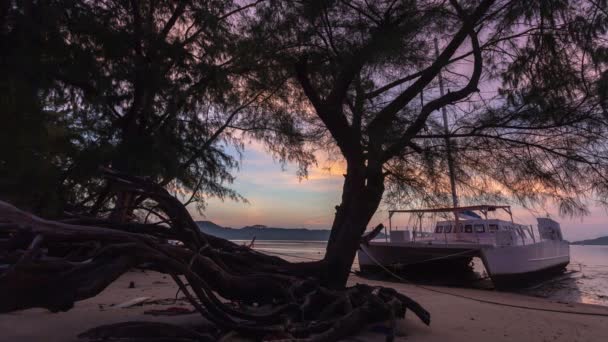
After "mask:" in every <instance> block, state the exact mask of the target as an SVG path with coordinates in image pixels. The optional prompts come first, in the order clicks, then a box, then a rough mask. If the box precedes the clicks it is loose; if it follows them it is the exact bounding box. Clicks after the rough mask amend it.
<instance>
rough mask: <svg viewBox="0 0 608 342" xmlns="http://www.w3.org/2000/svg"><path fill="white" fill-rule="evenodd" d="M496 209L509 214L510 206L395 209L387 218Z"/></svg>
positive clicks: (485, 205)
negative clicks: (406, 214) (409, 214)
mask: <svg viewBox="0 0 608 342" xmlns="http://www.w3.org/2000/svg"><path fill="white" fill-rule="evenodd" d="M496 209H503V210H504V211H506V212H507V213H509V214H511V206H509V205H488V204H484V205H473V206H468V207H448V208H429V209H403V210H400V209H396V210H389V211H388V214H389V216H393V214H394V213H419V214H422V213H450V212H451V213H459V212H464V211H481V212H484V213H485V212H488V211H495V210H496Z"/></svg>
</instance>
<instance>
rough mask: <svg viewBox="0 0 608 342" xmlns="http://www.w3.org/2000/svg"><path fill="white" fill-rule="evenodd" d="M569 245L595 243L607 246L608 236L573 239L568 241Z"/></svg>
mask: <svg viewBox="0 0 608 342" xmlns="http://www.w3.org/2000/svg"><path fill="white" fill-rule="evenodd" d="M570 244H571V245H596V246H608V236H602V237H599V238H597V239H590V240H582V241H575V242H572V243H570Z"/></svg>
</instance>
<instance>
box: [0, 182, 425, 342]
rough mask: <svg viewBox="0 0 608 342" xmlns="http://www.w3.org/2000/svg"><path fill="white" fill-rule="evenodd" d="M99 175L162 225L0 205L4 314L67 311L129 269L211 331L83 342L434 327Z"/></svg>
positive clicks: (101, 331)
mask: <svg viewBox="0 0 608 342" xmlns="http://www.w3.org/2000/svg"><path fill="white" fill-rule="evenodd" d="M105 176H106V177H107V178H108V180H110V181H112V182H114V183H115V184H118V185H120V186H121V187H122V188H123V189H125V190H127V191H130V192H131V193H133V194H134V195H136V196H138V197H139V202H140V203H143V202H144V201H148V202H153V203H154V205H155V207H156V208H157V210H159V211H160V212H162V214H163V215H164V216H165V217H166V218H167V220H166V222H163V223H161V224H158V223H138V222H128V223H124V222H122V223H118V222H113V221H110V220H107V219H103V218H91V217H81V216H77V215H76V216H73V217H70V218H67V219H65V220H54V221H51V220H46V219H43V218H40V217H37V216H35V215H32V214H30V213H27V212H24V211H22V210H19V209H18V208H16V207H14V206H12V205H10V204H8V203H5V202H1V201H0V232H1V233H2V234H0V248H1V249H0V293H2V296H0V313H1V312H10V311H15V310H21V309H27V308H33V307H42V308H47V309H48V310H51V311H54V312H56V311H65V310H69V309H70V308H72V307H73V305H74V303H75V302H76V301H79V300H83V299H86V298H90V297H93V296H95V295H97V294H98V293H100V292H101V291H102V290H103V289H104V288H106V287H107V286H108V285H109V284H111V283H112V282H113V281H114V280H116V279H117V278H118V277H119V276H121V275H122V274H124V273H125V272H127V271H128V270H130V269H132V268H134V267H143V268H148V269H153V270H157V271H160V272H163V273H166V274H169V275H170V276H171V277H172V278H173V280H174V281H175V283H176V285H177V286H178V287H179V288H180V290H181V291H182V292H183V293H184V294H185V296H186V298H187V299H188V301H189V302H190V303H191V304H192V305H193V306H194V308H195V309H196V310H197V311H198V313H200V314H201V316H203V317H204V318H205V319H207V320H208V321H209V322H211V323H212V324H213V325H214V326H215V327H216V329H214V330H213V331H205V332H200V331H195V330H190V329H186V328H181V327H174V326H170V325H166V324H159V323H141V322H139V323H124V324H118V325H116V324H114V325H110V326H105V327H99V328H96V329H93V330H91V331H88V332H86V333H84V334H82V335H81V337H82V338H86V339H90V340H112V339H116V340H121V341H144V340H145V341H148V340H154V341H169V340H171V341H206V340H216V339H218V338H220V337H221V336H222V335H225V334H227V333H230V332H232V333H238V334H240V335H242V336H248V337H251V338H254V339H288V340H298V339H305V340H307V341H308V340H310V341H334V340H337V339H339V338H342V337H345V336H348V335H351V334H353V333H356V332H357V331H359V330H360V329H361V328H362V327H364V326H365V325H367V324H370V323H374V322H380V321H387V320H388V321H391V320H394V319H396V318H402V317H404V315H405V312H406V309H410V310H411V311H412V312H414V314H416V315H417V316H418V317H419V318H420V319H421V320H422V321H423V322H425V323H426V324H429V322H430V315H429V313H428V312H427V311H426V310H424V309H423V308H422V307H421V306H420V305H418V304H417V303H416V302H415V301H413V300H412V299H410V298H408V297H406V296H405V295H403V294H400V293H398V292H396V291H395V290H392V289H388V288H382V287H372V286H368V285H361V284H359V285H356V286H353V287H349V288H345V289H343V290H338V291H337V290H329V289H327V288H324V287H322V286H320V284H319V282H318V279H320V278H321V272H323V270H325V268H324V262H323V261H318V262H308V263H290V262H287V261H285V260H283V259H281V258H278V257H275V256H269V255H265V254H263V253H259V252H257V251H255V250H252V249H251V248H248V247H246V246H240V245H237V244H234V243H232V242H230V241H227V240H223V239H219V238H216V237H213V236H209V235H206V234H203V233H202V232H201V231H200V230H199V229H198V226H197V225H196V223H195V222H194V221H193V219H192V217H191V216H190V215H189V213H188V211H187V210H186V208H185V207H184V206H183V205H182V204H181V203H180V202H179V201H178V200H177V199H176V198H175V197H173V196H171V195H170V194H169V193H168V192H167V191H166V190H165V189H164V188H162V187H160V186H158V185H156V184H154V183H152V182H149V181H146V180H143V179H139V178H136V177H132V176H128V175H123V174H119V173H116V172H114V171H111V170H105ZM235 304H238V305H235ZM151 332H153V335H154V336H151V335H150V333H151ZM152 337H153V339H151V338H152Z"/></svg>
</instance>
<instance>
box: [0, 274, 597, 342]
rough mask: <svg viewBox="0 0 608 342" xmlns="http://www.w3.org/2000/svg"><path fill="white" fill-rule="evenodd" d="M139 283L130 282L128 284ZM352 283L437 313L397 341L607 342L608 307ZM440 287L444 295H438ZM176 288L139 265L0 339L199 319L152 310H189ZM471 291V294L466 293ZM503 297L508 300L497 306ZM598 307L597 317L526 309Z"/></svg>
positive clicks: (6, 320) (16, 325) (21, 317)
mask: <svg viewBox="0 0 608 342" xmlns="http://www.w3.org/2000/svg"><path fill="white" fill-rule="evenodd" d="M131 282H133V283H134V288H130V287H129V285H130V283H131ZM350 282H351V283H353V284H354V283H357V282H361V283H368V284H382V285H386V286H392V287H394V288H396V289H397V290H399V291H400V292H402V293H404V294H407V295H409V296H411V297H412V298H414V299H415V300H417V301H418V302H419V303H421V304H422V305H423V306H424V307H426V308H427V309H428V310H429V311H430V312H431V315H432V323H431V326H429V327H427V326H425V325H424V324H422V323H421V322H420V321H419V320H418V318H417V317H415V316H413V315H412V314H411V313H408V314H407V315H406V319H405V320H402V321H400V322H399V323H398V326H397V335H398V336H399V337H398V339H397V340H401V341H429V342H432V341H442V342H445V341H492V342H497V341H568V342H573V341H581V342H582V341H606V340H608V307H602V306H595V305H588V304H577V303H564V302H555V301H549V300H546V299H541V298H534V297H528V296H522V295H516V294H510V293H502V292H494V291H482V290H472V289H456V288H442V287H425V288H421V287H418V286H414V285H409V284H397V283H386V282H379V281H371V280H367V279H362V278H358V277H354V276H353V277H352V278H351V279H350ZM436 291H440V292H443V293H439V292H436ZM175 294H176V286H175V285H174V284H173V282H172V280H171V279H170V278H169V277H167V276H164V275H162V274H159V273H155V272H140V271H133V272H130V273H128V274H125V275H123V276H122V277H121V278H120V279H118V281H116V282H115V283H113V284H112V285H110V286H109V287H108V288H107V289H106V290H104V291H103V292H102V293H101V294H100V295H98V296H97V297H95V298H91V299H89V300H85V301H82V302H79V303H77V304H76V306H75V307H74V309H72V310H70V311H68V312H62V313H50V312H48V311H46V310H43V309H30V310H25V311H21V312H15V313H11V314H3V315H0V331H2V337H1V338H0V340H1V341H7V342H8V341H26V342H30V341H31V342H34V341H36V342H37V341H49V342H52V341H58V342H59V341H61V342H66V341H77V340H78V338H77V335H78V334H79V333H81V332H83V331H85V330H87V329H90V328H93V327H96V326H99V325H103V324H110V323H118V322H126V321H164V322H171V323H180V324H185V325H190V324H192V325H196V324H201V321H202V319H201V318H200V316H199V315H198V314H196V313H194V314H186V315H179V316H172V317H167V316H153V315H149V314H144V312H145V311H149V310H155V309H167V308H169V307H183V308H190V305H189V304H188V303H187V302H185V301H183V300H178V301H176V302H174V301H173V300H172V299H173V298H174V297H175ZM141 297H150V298H148V300H147V302H144V303H143V304H140V305H135V306H131V307H127V308H124V307H119V306H120V304H122V303H126V302H128V301H130V300H132V299H134V298H141ZM464 297H468V298H464ZM480 301H489V302H495V303H504V304H507V305H510V306H503V305H499V304H490V303H487V302H480ZM511 306H526V307H532V308H537V309H542V310H557V311H573V312H574V311H575V312H581V313H597V314H603V315H607V316H591V315H581V314H570V313H557V312H547V311H539V310H528V309H522V308H517V307H511ZM381 330H382V329H374V327H373V326H372V327H368V328H366V329H364V331H362V332H361V333H360V334H359V335H358V336H356V337H353V338H351V339H349V340H352V341H376V340H378V341H383V340H384V335H383V333H382V332H379V331H381Z"/></svg>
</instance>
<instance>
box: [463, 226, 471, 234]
mask: <svg viewBox="0 0 608 342" xmlns="http://www.w3.org/2000/svg"><path fill="white" fill-rule="evenodd" d="M464 232H465V233H472V232H473V226H472V225H470V224H467V225H465V226H464Z"/></svg>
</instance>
